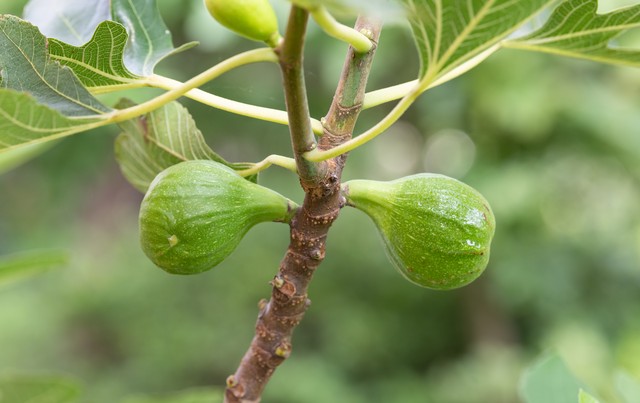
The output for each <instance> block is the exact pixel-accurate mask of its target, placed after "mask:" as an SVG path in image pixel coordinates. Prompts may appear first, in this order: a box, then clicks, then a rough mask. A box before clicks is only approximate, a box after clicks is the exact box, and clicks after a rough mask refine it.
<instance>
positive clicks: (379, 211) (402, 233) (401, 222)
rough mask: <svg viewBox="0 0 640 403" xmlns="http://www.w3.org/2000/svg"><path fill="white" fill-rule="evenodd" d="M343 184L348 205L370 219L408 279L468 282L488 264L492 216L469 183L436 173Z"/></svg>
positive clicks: (437, 285)
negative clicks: (385, 180)
mask: <svg viewBox="0 0 640 403" xmlns="http://www.w3.org/2000/svg"><path fill="white" fill-rule="evenodd" d="M344 186H345V194H346V197H347V202H348V204H349V205H351V206H354V207H356V208H358V209H360V210H362V211H364V212H365V213H366V214H367V215H369V216H370V217H371V218H372V219H373V221H374V222H375V224H376V227H377V228H378V230H379V231H380V233H381V235H382V239H383V241H384V245H385V249H386V252H387V255H388V256H389V258H390V260H391V262H392V263H393V264H394V266H395V267H396V268H397V269H398V270H399V271H400V273H402V274H403V275H404V276H405V277H406V278H407V279H408V280H409V281H411V282H413V283H415V284H418V285H420V286H423V287H427V288H433V289H441V290H445V289H452V288H457V287H461V286H463V285H466V284H468V283H470V282H472V281H473V280H475V279H476V278H477V277H478V276H480V274H481V273H482V272H483V271H484V269H485V267H486V266H487V262H488V261H489V246H490V244H491V239H492V238H493V233H494V229H495V219H494V217H493V213H492V211H491V208H490V207H489V203H488V202H487V201H486V200H485V199H484V197H482V195H481V194H480V193H479V192H478V191H476V190H475V189H473V188H471V187H470V186H468V185H465V184H464V183H462V182H460V181H458V180H456V179H453V178H449V177H447V176H443V175H436V174H418V175H413V176H408V177H405V178H401V179H398V180H395V181H391V182H377V181H371V180H353V181H349V182H346V183H345V184H344Z"/></svg>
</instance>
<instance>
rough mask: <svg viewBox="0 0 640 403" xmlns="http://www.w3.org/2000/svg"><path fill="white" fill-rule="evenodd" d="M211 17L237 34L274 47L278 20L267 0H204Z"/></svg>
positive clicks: (276, 43)
mask: <svg viewBox="0 0 640 403" xmlns="http://www.w3.org/2000/svg"><path fill="white" fill-rule="evenodd" d="M204 4H205V5H206V6H207V10H209V13H210V14H211V16H213V18H214V19H215V20H216V21H218V22H219V23H220V24H222V25H223V26H225V27H227V28H229V29H230V30H232V31H233V32H235V33H237V34H238V35H242V36H244V37H246V38H249V39H253V40H254V41H260V42H266V43H267V44H268V45H269V46H271V47H276V46H277V45H278V41H279V40H280V33H279V32H278V20H277V18H276V14H275V12H274V11H273V8H272V7H271V4H270V3H269V1H268V0H205V1H204Z"/></svg>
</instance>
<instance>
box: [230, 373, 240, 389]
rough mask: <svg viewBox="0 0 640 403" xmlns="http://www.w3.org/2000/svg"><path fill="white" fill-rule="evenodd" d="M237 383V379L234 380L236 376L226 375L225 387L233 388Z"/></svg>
mask: <svg viewBox="0 0 640 403" xmlns="http://www.w3.org/2000/svg"><path fill="white" fill-rule="evenodd" d="M237 385H238V381H236V377H235V376H234V375H229V376H228V377H227V387H228V388H235V387H236V386H237Z"/></svg>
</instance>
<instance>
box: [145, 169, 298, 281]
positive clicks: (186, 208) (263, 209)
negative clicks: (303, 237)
mask: <svg viewBox="0 0 640 403" xmlns="http://www.w3.org/2000/svg"><path fill="white" fill-rule="evenodd" d="M295 208H296V205H295V204H294V203H293V202H292V201H290V200H288V199H287V198H285V197H284V196H282V195H280V194H279V193H276V192H274V191H273V190H271V189H268V188H266V187H264V186H260V185H257V184H255V183H252V182H249V181H248V180H246V179H244V178H243V177H241V176H240V175H238V174H237V173H236V172H235V171H234V170H233V169H231V168H229V167H227V166H225V165H223V164H220V163H218V162H214V161H186V162H181V163H179V164H177V165H173V166H171V167H169V168H167V169H165V170H164V171H162V172H160V173H159V174H158V176H156V178H155V179H154V180H153V182H152V183H151V185H150V186H149V189H148V190H147V194H146V195H145V197H144V199H143V201H142V205H141V207H140V240H141V243H142V249H143V250H144V252H145V254H146V255H147V256H148V257H149V259H151V260H152V261H153V263H155V264H156V265H157V266H159V267H160V268H162V269H163V270H165V271H167V272H169V273H173V274H195V273H200V272H202V271H205V270H209V269H211V268H212V267H214V266H216V265H217V264H218V263H220V262H222V261H223V260H224V259H225V258H226V257H227V256H229V255H230V254H231V252H233V250H234V249H235V248H236V246H237V245H238V244H239V243H240V240H241V239H242V237H243V236H244V234H245V233H246V232H247V231H248V230H249V229H250V228H251V227H253V226H254V225H255V224H258V223H260V222H266V221H288V220H289V219H290V218H291V216H292V214H293V211H294V210H295Z"/></svg>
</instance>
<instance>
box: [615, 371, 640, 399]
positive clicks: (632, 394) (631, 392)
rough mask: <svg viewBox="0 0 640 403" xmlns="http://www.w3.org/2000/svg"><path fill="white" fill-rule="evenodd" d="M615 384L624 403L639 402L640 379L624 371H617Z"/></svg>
mask: <svg viewBox="0 0 640 403" xmlns="http://www.w3.org/2000/svg"><path fill="white" fill-rule="evenodd" d="M615 384H616V389H617V390H618V392H619V393H620V396H622V401H623V402H624V403H637V402H640V379H638V378H635V377H633V376H631V375H630V374H629V373H627V372H625V371H619V372H618V373H616V375H615Z"/></svg>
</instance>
